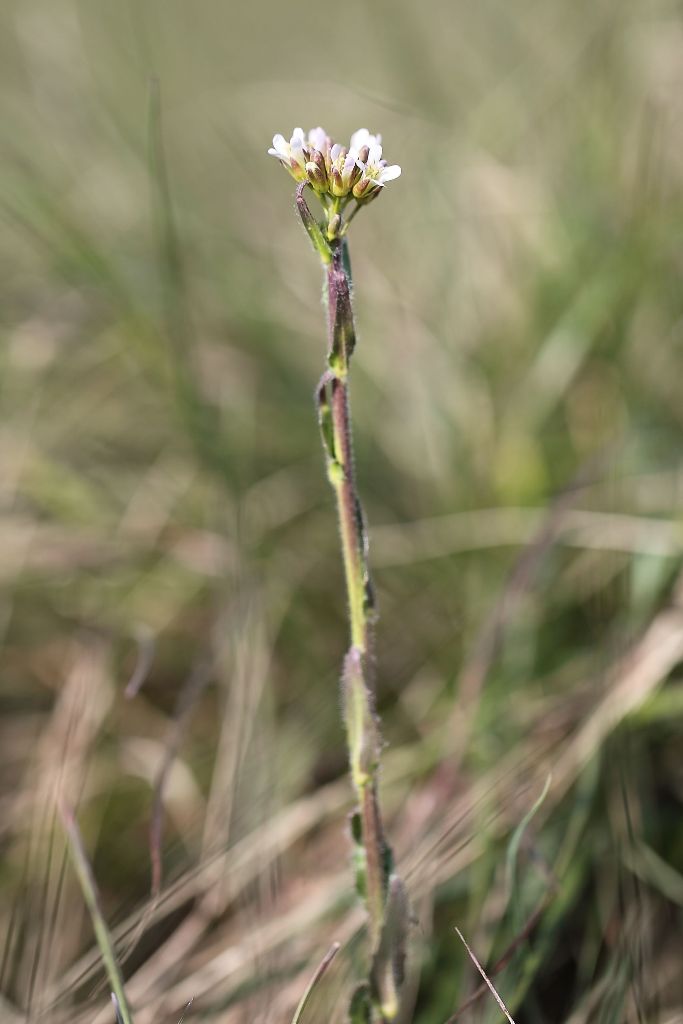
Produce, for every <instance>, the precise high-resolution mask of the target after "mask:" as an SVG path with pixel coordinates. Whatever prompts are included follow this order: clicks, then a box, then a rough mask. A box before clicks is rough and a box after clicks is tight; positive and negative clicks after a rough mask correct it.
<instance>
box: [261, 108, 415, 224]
mask: <svg viewBox="0 0 683 1024" xmlns="http://www.w3.org/2000/svg"><path fill="white" fill-rule="evenodd" d="M268 153H269V155H270V156H274V157H276V158H277V159H278V160H279V161H280V163H281V164H282V166H283V167H285V168H286V169H287V170H288V171H289V173H290V174H291V175H292V177H293V178H294V179H295V181H298V182H307V183H308V184H310V185H311V186H312V188H313V189H315V191H316V193H317V194H318V196H319V198H320V202H321V203H322V205H323V208H324V210H325V214H326V217H327V233H328V237H329V238H330V239H332V238H336V237H339V236H340V235H342V234H344V232H345V231H346V225H347V224H348V221H349V220H350V219H351V217H349V218H348V219H347V222H346V225H343V226H342V213H343V210H344V208H345V206H346V205H347V204H348V203H349V202H351V200H354V199H355V201H356V204H357V206H356V208H357V207H358V206H359V205H360V204H362V203H366V202H368V201H369V200H370V199H373V198H375V197H376V196H378V195H379V193H380V191H381V190H382V188H383V187H384V186H385V185H386V184H387V182H389V181H393V180H394V178H398V176H399V175H400V173H401V168H400V167H399V166H398V164H392V165H391V166H389V165H388V164H387V161H386V160H384V159H383V158H382V136H381V135H373V134H372V133H371V132H370V131H368V129H367V128H359V129H358V130H357V131H355V132H354V133H353V135H352V136H351V140H350V144H349V145H348V146H341V145H339V143H335V142H333V140H332V139H331V138H330V136H329V135H328V134H327V132H326V131H325V130H324V129H323V128H320V127H318V128H311V130H310V131H309V132H308V133H305V132H304V130H303V128H295V129H294V131H293V133H292V137H291V139H290V140H289V142H288V141H287V140H286V138H285V137H284V135H274V136H273V145H272V147H271V148H270V149H269V150H268ZM353 213H355V210H354V211H352V213H351V216H353Z"/></svg>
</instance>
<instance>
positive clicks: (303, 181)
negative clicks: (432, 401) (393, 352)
mask: <svg viewBox="0 0 683 1024" xmlns="http://www.w3.org/2000/svg"><path fill="white" fill-rule="evenodd" d="M269 152H270V153H271V155H273V156H276V157H277V158H278V159H279V160H280V162H281V163H282V164H283V165H284V166H285V167H286V169H287V170H288V171H289V172H290V174H292V176H293V177H294V178H295V180H296V181H297V182H298V186H297V190H296V205H297V210H298V212H299V215H300V217H301V221H302V224H303V226H304V228H305V230H306V232H307V234H308V236H309V238H310V240H311V243H312V245H313V247H314V249H315V251H316V252H317V253H318V256H319V257H320V261H321V264H322V267H323V272H324V300H325V308H326V318H327V365H326V368H325V371H324V373H323V375H322V377H321V378H320V381H319V383H318V386H317V389H316V404H317V413H318V423H319V428H320V436H321V439H322V444H323V450H324V453H325V463H326V469H327V476H328V479H329V481H330V484H331V486H332V488H333V490H334V493H335V497H336V504H337V514H338V520H339V531H340V537H341V549H342V561H343V566H344V577H345V582H346V595H347V604H348V612H349V632H350V646H349V649H348V651H347V653H346V656H345V658H344V665H343V671H342V697H343V708H344V722H345V727H346V739H347V746H348V752H349V770H350V775H351V781H352V784H353V788H354V791H355V795H356V799H357V808H356V810H355V811H354V813H353V814H352V816H351V838H352V843H353V862H354V867H355V874H356V887H357V889H358V892H359V895H360V897H361V898H362V899H363V901H364V903H365V907H366V910H367V915H368V933H369V945H370V963H369V968H368V972H367V979H366V980H365V981H363V982H362V983H361V984H360V985H359V986H358V987H357V988H356V990H355V992H354V994H353V998H352V1000H351V1004H350V1007H349V1020H350V1021H351V1024H385V1022H389V1021H393V1020H394V1019H395V1017H396V1016H397V1014H398V1011H399V991H400V986H401V983H402V981H403V973H404V959H405V942H406V931H407V921H408V906H407V899H406V896H405V890H404V887H403V884H402V882H401V881H400V879H399V878H398V876H397V875H396V874H395V872H394V870H393V858H392V853H391V849H390V847H389V845H388V843H387V841H386V838H385V833H384V827H383V824H382V817H381V813H380V805H379V798H378V777H379V762H380V753H381V749H382V740H381V735H380V726H379V720H378V717H377V714H376V711H375V685H374V676H373V626H374V622H375V618H376V613H375V599H374V592H373V588H372V582H371V579H370V570H369V564H368V537H367V530H366V527H365V519H364V515H363V510H362V506H361V503H360V499H359V496H358V489H357V485H356V474H355V467H354V457H353V437H352V429H351V412H350V401H349V366H350V362H351V357H352V355H353V351H354V348H355V345H356V329H355V323H354V316H353V308H352V303H351V268H350V262H349V254H348V246H347V241H346V237H345V236H346V231H347V229H348V225H349V223H350V222H351V220H352V219H353V217H354V216H355V214H356V213H357V212H358V210H359V209H360V207H361V206H362V205H365V204H367V202H368V201H369V200H370V199H372V198H375V197H376V196H377V195H379V194H380V192H381V191H382V190H383V188H384V185H385V184H386V182H388V181H390V180H392V179H393V178H396V177H398V175H399V174H400V168H399V167H388V166H387V164H386V161H384V160H382V149H381V145H380V137H379V136H374V135H370V133H369V132H368V131H367V130H366V129H360V131H358V132H356V133H354V135H353V136H352V138H351V145H350V146H349V147H348V148H346V147H341V146H338V145H333V144H332V141H331V140H330V139H329V137H328V136H327V135H326V134H325V132H324V131H323V129H322V128H318V129H314V130H313V131H311V132H309V134H308V137H306V136H305V135H304V133H303V131H302V130H301V129H296V130H295V132H294V134H293V136H292V138H291V141H290V143H287V142H286V141H285V139H284V137H283V136H281V135H280V136H277V135H276V136H275V137H274V139H273V148H272V149H271V150H269ZM307 187H310V188H311V189H312V190H313V191H314V193H315V194H316V196H317V197H318V199H319V200H320V204H321V206H322V210H323V216H324V219H323V222H322V224H321V223H319V222H318V221H317V220H316V218H315V217H314V216H313V214H312V213H311V211H310V208H309V206H308V204H307V202H306V198H305V196H304V192H305V189H306V188H307ZM350 203H353V204H354V205H353V207H352V209H351V211H350V214H349V215H348V216H346V219H345V220H344V215H345V211H346V209H347V207H348V205H349V204H350Z"/></svg>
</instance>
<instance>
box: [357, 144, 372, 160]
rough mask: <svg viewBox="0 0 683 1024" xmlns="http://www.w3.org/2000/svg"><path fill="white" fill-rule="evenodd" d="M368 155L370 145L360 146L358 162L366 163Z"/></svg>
mask: <svg viewBox="0 0 683 1024" xmlns="http://www.w3.org/2000/svg"><path fill="white" fill-rule="evenodd" d="M369 156H370V147H369V146H361V148H360V149H359V151H358V159H359V160H360V162H361V163H362V164H366V163H367V162H368V157H369Z"/></svg>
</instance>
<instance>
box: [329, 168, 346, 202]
mask: <svg viewBox="0 0 683 1024" xmlns="http://www.w3.org/2000/svg"><path fill="white" fill-rule="evenodd" d="M348 191H349V190H348V189H347V188H344V182H343V180H342V176H341V171H340V170H339V169H338V168H337V167H333V168H332V170H331V171H330V192H331V193H332V195H333V196H344V195H346V194H347V193H348Z"/></svg>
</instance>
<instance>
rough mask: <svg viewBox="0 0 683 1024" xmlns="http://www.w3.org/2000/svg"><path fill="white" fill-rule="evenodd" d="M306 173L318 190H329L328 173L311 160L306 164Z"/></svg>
mask: <svg viewBox="0 0 683 1024" xmlns="http://www.w3.org/2000/svg"><path fill="white" fill-rule="evenodd" d="M306 174H307V175H308V180H309V181H310V183H311V185H312V186H313V188H314V189H315V190H316V192H327V175H326V174H325V172H324V171H321V170H320V168H319V167H318V165H317V164H314V163H313V162H312V161H311V160H309V161H308V163H307V164H306Z"/></svg>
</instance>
